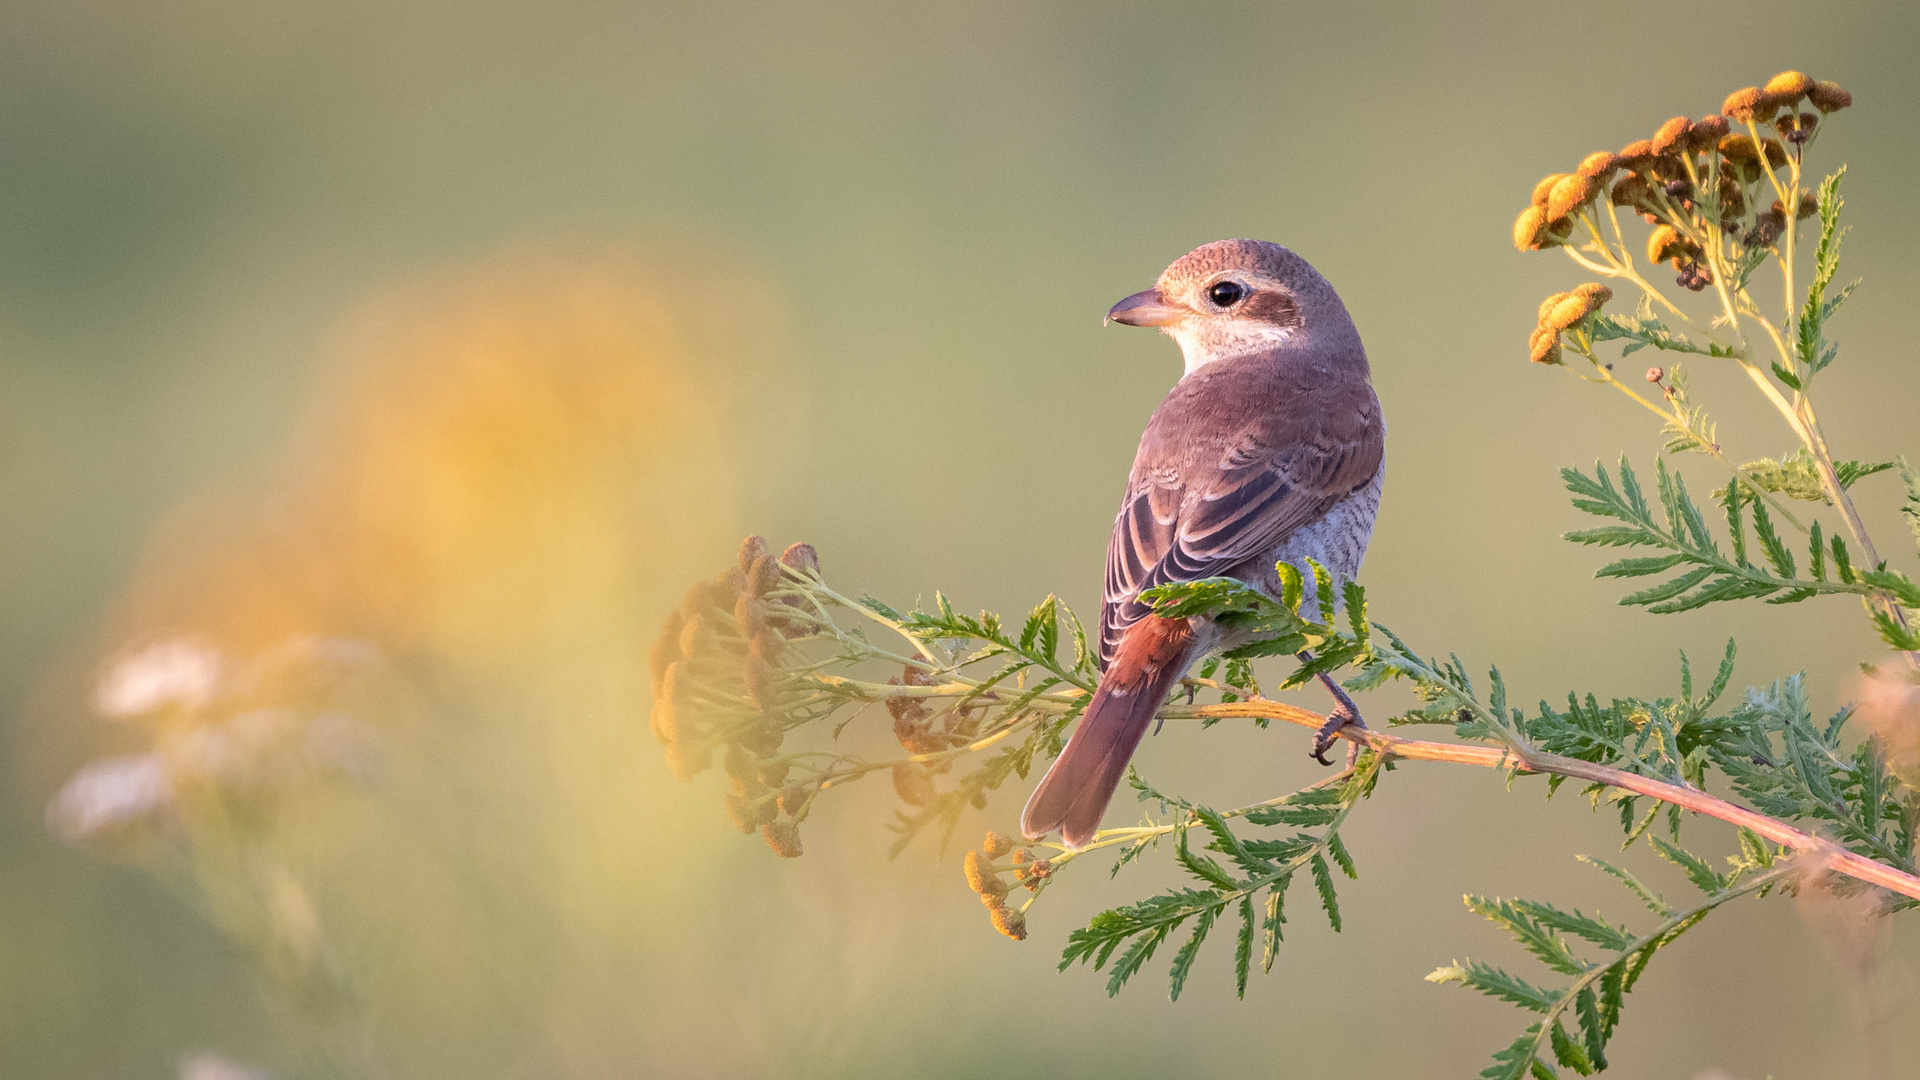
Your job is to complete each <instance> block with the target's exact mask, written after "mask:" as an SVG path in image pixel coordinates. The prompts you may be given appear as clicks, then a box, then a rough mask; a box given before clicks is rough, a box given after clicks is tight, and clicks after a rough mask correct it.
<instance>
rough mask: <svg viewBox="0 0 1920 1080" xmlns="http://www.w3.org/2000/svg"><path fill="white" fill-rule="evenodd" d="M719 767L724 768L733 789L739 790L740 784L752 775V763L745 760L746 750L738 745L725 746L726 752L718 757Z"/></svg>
mask: <svg viewBox="0 0 1920 1080" xmlns="http://www.w3.org/2000/svg"><path fill="white" fill-rule="evenodd" d="M720 767H721V769H723V770H725V772H726V774H727V779H728V780H730V781H732V782H733V785H734V787H733V790H735V791H740V790H741V784H743V783H744V782H745V781H747V780H749V779H751V778H752V777H753V773H754V768H753V763H752V762H750V761H748V760H747V755H746V751H744V750H742V749H740V748H739V747H738V746H729V747H727V754H726V756H725V757H723V758H721V759H720Z"/></svg>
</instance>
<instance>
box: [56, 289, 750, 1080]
mask: <svg viewBox="0 0 1920 1080" xmlns="http://www.w3.org/2000/svg"><path fill="white" fill-rule="evenodd" d="M735 280H736V281H737V282H740V284H739V288H738V289H737V290H736V294H735V297H734V299H735V302H736V303H738V304H741V305H747V306H751V304H752V302H753V301H752V290H751V288H749V287H748V286H747V285H746V284H745V283H744V282H743V281H740V278H739V276H738V275H736V277H735ZM675 289H676V286H675V284H674V281H673V280H672V279H671V278H670V277H666V276H661V275H658V274H655V273H653V272H651V271H650V270H648V269H647V268H646V266H645V264H644V263H642V262H641V261H640V260H638V259H635V258H633V257H631V256H628V255H625V254H621V253H618V252H609V253H605V254H596V255H590V256H586V257H580V256H573V255H564V254H551V253H546V254H543V253H531V252H522V253H515V254H510V255H506V256H502V257H499V258H498V259H496V260H495V261H493V262H492V263H490V264H487V265H484V266H481V267H479V268H476V269H470V270H465V271H461V272H458V273H452V274H447V275H444V276H442V277H440V278H438V279H435V280H429V281H426V282H422V283H416V284H413V285H410V286H407V287H404V288H401V289H397V290H395V291H394V292H393V293H392V294H390V295H388V296H386V297H384V298H383V299H382V300H381V301H379V302H378V303H376V304H374V305H372V306H371V307H370V309H369V310H368V311H367V312H366V313H364V314H363V315H362V317H361V318H360V319H359V320H357V321H356V322H355V323H354V324H353V325H352V326H351V327H350V328H349V330H348V332H347V333H346V334H344V335H343V340H342V342H341V344H340V353H341V356H340V360H339V362H338V363H337V364H336V365H335V367H334V368H333V369H332V370H331V371H330V372H329V373H328V376H327V378H326V380H325V381H324V383H323V385H322V387H321V392H320V393H319V395H318V399H317V400H318V404H317V405H316V407H315V408H314V409H313V411H312V413H311V415H309V417H308V418H307V421H306V423H305V424H304V425H303V426H302V428H301V429H300V430H299V431H298V432H297V433H296V438H295V442H294V446H293V450H294V453H293V454H292V455H291V457H290V459H289V460H286V461H283V462H279V463H275V464H274V465H273V466H272V467H271V468H270V469H269V470H267V471H266V473H265V475H264V476H263V477H261V478H260V480H259V481H258V482H257V484H256V485H255V486H254V487H253V488H252V489H241V490H238V491H235V492H231V493H227V494H223V495H220V496H216V497H209V498H206V499H202V500H200V501H199V502H197V503H195V504H193V505H189V506H188V507H186V508H184V509H183V510H181V511H180V512H178V513H177V514H176V515H175V518H174V520H173V521H172V522H171V523H170V524H169V526H168V528H167V529H166V530H165V531H164V532H163V534H162V536H161V537H160V538H159V539H158V540H157V541H156V542H155V543H154V545H153V546H152V548H151V550H150V551H149V553H148V555H147V558H146V561H145V565H144V566H143V567H142V568H141V570H140V572H139V573H138V574H137V575H136V578H135V581H134V583H133V585H132V586H131V587H130V588H129V590H128V591H127V592H126V594H125V595H124V596H123V597H122V599H121V600H120V601H119V604H118V610H117V611H115V612H114V613H113V615H112V616H111V617H110V618H109V620H108V625H107V627H106V629H105V630H104V631H103V632H102V638H103V639H104V643H105V647H104V648H103V649H102V651H103V652H105V653H107V654H108V655H109V657H110V659H109V660H108V661H107V662H105V663H104V664H103V665H102V666H101V667H100V668H99V669H98V672H97V675H96V676H95V677H94V678H93V679H92V686H91V692H90V694H88V695H86V696H87V697H88V698H89V701H90V704H91V708H92V711H93V713H94V714H95V715H96V716H97V717H99V718H101V720H103V721H104V723H103V724H102V732H101V737H100V740H99V741H100V743H101V744H103V745H104V746H107V747H121V746H125V747H126V749H125V750H122V751H119V752H114V753H110V754H106V755H104V756H99V757H96V758H94V759H93V760H92V761H89V762H87V763H86V764H84V765H81V766H80V767H79V769H78V771H77V772H75V773H73V774H72V777H71V779H70V780H68V781H67V782H66V784H65V785H64V787H62V788H61V790H60V791H59V793H58V794H57V795H56V796H55V797H54V798H53V800H52V803H51V805H50V806H49V807H48V811H47V819H48V823H49V825H50V827H51V828H52V829H53V830H54V831H55V832H56V833H57V834H59V835H61V836H62V837H64V838H66V839H68V840H70V841H72V842H74V843H78V844H83V845H86V846H88V847H89V848H91V849H94V850H97V851H99V852H100V853H102V854H104V855H108V856H110V857H113V858H116V859H119V860H122V861H124V862H127V863H129V864H131V865H135V866H138V867H140V868H141V869H143V870H145V871H147V872H149V873H151V874H152V875H153V876H154V877H155V878H156V879H158V880H159V881H161V882H162V883H164V884H165V885H166V886H167V887H168V889H169V890H170V891H171V892H172V893H173V894H174V895H176V896H178V897H179V898H180V899H181V900H182V901H183V902H185V903H186V904H187V905H189V906H190V907H192V908H193V909H194V910H196V911H198V912H200V913H201V914H203V915H204V916H205V917H206V918H207V919H208V920H209V921H210V922H211V923H212V924H213V925H215V926H216V927H218V928H219V929H220V930H221V931H222V932H223V933H225V934H226V935H227V936H228V937H229V938H230V939H231V940H232V941H233V942H234V943H235V945H236V946H237V947H238V948H239V949H240V950H241V951H243V952H244V953H245V954H246V955H247V957H248V958H249V959H250V960H251V961H252V962H253V966H254V967H255V969H256V970H257V971H258V972H259V974H260V976H261V982H262V985H263V986H264V987H266V988H267V989H268V990H269V991H270V994H271V997H272V998H273V999H274V1000H275V1001H277V1002H278V1003H279V1004H280V1005H281V1006H282V1008H281V1010H280V1013H281V1014H282V1015H283V1016H284V1017H286V1018H287V1021H288V1022H289V1023H290V1025H291V1027H292V1029H293V1031H294V1032H295V1033H296V1034H298V1035H300V1036H302V1037H301V1038H296V1039H292V1040H288V1042H289V1044H290V1045H292V1046H293V1047H294V1048H295V1049H294V1052H292V1053H290V1054H289V1055H288V1058H287V1060H284V1061H276V1062H270V1063H269V1062H263V1063H259V1064H262V1065H267V1066H269V1068H268V1071H269V1072H271V1073H272V1074H274V1075H282V1074H295V1075H335V1076H342V1077H357V1078H370V1077H382V1076H409V1075H477V1074H484V1073H487V1072H488V1071H489V1070H492V1069H495V1068H497V1067H498V1066H499V1063H500V1062H501V1061H502V1060H506V1059H508V1058H511V1059H513V1060H516V1061H519V1062H521V1063H522V1065H523V1066H524V1067H525V1068H526V1069H527V1070H529V1071H530V1072H533V1073H542V1074H548V1075H551V1074H555V1073H557V1072H559V1071H561V1070H560V1066H559V1065H557V1064H556V1063H557V1062H560V1061H563V1060H565V1059H566V1058H567V1057H568V1056H569V1054H570V1053H571V1052H572V1050H571V1045H570V1044H571V1043H573V1042H576V1041H580V1040H588V1041H594V1042H597V1043H610V1042H611V1040H610V1039H607V1038H604V1037H603V1036H601V1035H600V1034H598V1033H597V1032H596V1031H595V1027H596V1025H598V1024H601V1023H613V1022H615V1020H616V1019H617V1020H618V1022H619V1023H621V1025H622V1029H623V1038H622V1041H623V1042H629V1041H631V1040H630V1038H628V1037H626V1035H625V1032H624V1024H625V1021H624V1017H623V1014H626V1013H629V1012H632V1011H638V1010H641V1009H659V1010H661V1011H662V1012H663V1014H666V1015H670V1014H671V1010H670V1006H668V1005H665V1004H663V1003H659V1002H656V1001H654V1000H652V999H651V998H649V997H647V996H646V995H647V994H648V993H649V989H650V988H649V987H648V986H647V985H646V984H645V983H644V981H641V982H635V981H634V980H630V979H626V978H621V977H616V976H614V975H612V974H611V971H612V970H614V969H616V968H623V967H630V966H632V965H634V964H635V963H636V962H637V955H638V956H644V951H643V950H644V949H645V947H646V945H645V942H644V941H635V940H633V939H632V938H631V937H630V936H623V933H622V930H621V928H622V927H625V926H626V925H627V924H628V920H626V919H625V918H624V913H626V912H631V911H636V910H642V909H649V908H651V909H653V910H655V911H671V910H672V907H671V905H672V901H670V900H667V901H663V900H662V899H661V898H660V897H659V896H658V895H657V893H658V889H657V885H656V883H657V874H655V873H652V872H649V870H648V868H649V866H650V865H653V864H655V863H657V862H658V861H660V860H661V858H662V853H663V852H668V853H670V854H671V856H672V858H671V859H670V861H673V862H675V863H676V864H677V865H678V866H679V868H680V869H679V870H678V871H677V872H687V871H688V870H689V868H697V867H698V866H699V862H698V854H697V853H695V852H679V851H674V850H673V844H674V840H673V829H672V824H673V820H674V819H673V817H672V815H671V811H670V808H666V807H659V806H655V805H654V804H653V803H652V802H651V801H650V799H651V793H650V792H649V791H646V790H642V789H639V788H637V787H636V785H635V783H634V780H633V767H634V766H635V765H636V764H637V763H638V762H639V761H640V754H641V752H642V750H643V747H644V741H643V740H644V739H645V733H644V732H643V731H640V730H636V728H635V727H634V726H633V725H632V724H631V723H629V722H627V720H626V719H625V718H626V717H629V716H632V715H636V714H637V713H638V712H639V711H640V710H641V709H643V708H644V702H645V700H646V683H647V677H646V671H645V664H644V660H643V656H644V650H645V642H646V633H647V631H648V628H649V623H650V621H651V616H652V614H653V612H649V611H648V610H647V605H649V604H652V605H654V607H653V611H654V612H657V611H658V610H659V609H660V608H661V607H664V606H666V605H667V604H668V603H670V602H671V597H668V596H665V595H661V594H660V593H659V592H658V590H659V588H660V582H659V578H660V576H661V575H662V574H663V573H671V572H672V571H673V570H674V569H675V568H680V567H686V566H690V565H693V563H692V562H691V557H692V555H693V553H695V552H697V551H700V550H703V549H708V548H710V546H711V545H712V544H713V543H715V542H717V541H719V540H720V538H721V537H723V536H725V535H727V533H728V532H730V531H731V525H732V523H731V522H728V521H725V520H724V519H723V518H722V517H721V516H720V512H719V511H716V510H703V509H701V508H702V507H720V506H725V505H726V504H727V495H728V492H729V491H730V485H731V484H732V482H733V463H734V458H733V454H734V453H735V452H736V451H738V450H739V449H740V447H741V442H740V439H739V437H738V436H737V435H736V436H731V437H728V436H725V435H724V432H725V431H726V417H727V415H728V408H729V405H728V402H727V401H726V400H725V399H724V398H723V397H722V396H721V395H720V394H718V393H717V392H716V391H715V389H714V387H715V386H716V385H724V384H726V383H729V382H732V381H734V377H735V374H736V373H733V372H731V371H730V368H729V365H730V364H733V363H734V362H735V357H736V356H739V355H748V354H757V353H764V352H765V351H766V343H765V342H764V341H760V340H752V341H742V340H736V339H735V338H732V337H728V336H726V335H725V334H724V333H723V332H722V331H721V330H720V329H718V328H716V327H713V326H707V325H704V324H702V323H700V322H699V321H698V319H699V317H698V316H697V315H695V314H689V313H688V312H691V311H692V310H693V307H694V306H693V305H686V304H681V303H680V302H679V301H678V300H677V298H676V297H677V294H676V292H675ZM677 309H678V310H677ZM662 507H673V508H675V512H674V514H673V515H672V520H671V523H670V524H669V525H667V526H663V525H662V524H661V517H662V515H661V513H660V510H661V508H662ZM76 696H78V695H76ZM127 744H132V745H131V746H127ZM529 987H537V988H538V992H537V993H536V992H533V991H531V990H529V989H528V988H529ZM218 1049H223V1050H224V1048H218ZM220 1060H221V1059H220V1058H217V1057H212V1056H208V1057H205V1058H194V1059H191V1060H189V1061H188V1062H187V1063H186V1065H183V1074H185V1075H191V1076H201V1075H208V1076H212V1075H241V1073H238V1072H234V1071H233V1070H237V1069H239V1068H240V1067H239V1066H232V1067H231V1068H230V1069H229V1072H228V1073H224V1074H223V1073H220V1072H219V1068H220V1067H224V1066H220V1065H219V1062H220ZM208 1062H213V1063H214V1064H208Z"/></svg>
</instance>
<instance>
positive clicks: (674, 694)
mask: <svg viewBox="0 0 1920 1080" xmlns="http://www.w3.org/2000/svg"><path fill="white" fill-rule="evenodd" d="M686 684H687V663H686V661H684V660H676V661H674V662H673V663H671V664H668V665H667V673H666V674H665V675H663V676H661V679H660V691H659V692H658V693H656V694H655V695H654V696H653V716H652V725H653V737H654V738H656V739H659V740H660V741H661V742H663V743H668V744H672V743H677V742H680V741H681V735H682V732H681V724H680V704H681V702H680V699H681V698H683V697H684V696H685V694H686V690H685V687H686Z"/></svg>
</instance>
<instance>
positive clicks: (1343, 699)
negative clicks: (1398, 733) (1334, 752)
mask: <svg viewBox="0 0 1920 1080" xmlns="http://www.w3.org/2000/svg"><path fill="white" fill-rule="evenodd" d="M1320 682H1321V684H1322V685H1324V686H1325V687H1326V688H1327V692H1328V693H1330V694H1332V695H1333V701H1334V705H1333V709H1332V710H1331V711H1330V712H1328V713H1327V722H1326V723H1324V724H1321V725H1320V729H1319V730H1318V731H1315V732H1314V733H1313V749H1312V750H1311V751H1309V753H1310V754H1311V755H1312V757H1313V760H1315V761H1317V762H1319V763H1320V764H1322V765H1331V764H1333V762H1331V761H1329V760H1327V751H1328V750H1331V749H1333V742H1334V740H1335V739H1338V738H1339V737H1340V732H1341V731H1342V730H1344V729H1346V728H1348V727H1357V728H1359V729H1361V730H1362V731H1364V730H1366V727H1367V722H1366V721H1365V720H1363V719H1361V718H1360V707H1359V706H1358V705H1355V704H1354V703H1353V699H1352V698H1350V697H1348V696H1347V691H1346V690H1345V688H1343V687H1342V686H1341V685H1340V684H1339V683H1337V682H1334V681H1333V677H1332V676H1331V675H1328V674H1326V673H1325V672H1322V673H1321V675H1320ZM1359 752H1360V744H1359V743H1358V742H1354V743H1353V744H1352V745H1351V746H1349V747H1348V748H1347V764H1348V765H1349V766H1351V765H1352V764H1353V761H1354V758H1355V756H1356V755H1357V754H1358V753H1359Z"/></svg>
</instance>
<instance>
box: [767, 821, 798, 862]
mask: <svg viewBox="0 0 1920 1080" xmlns="http://www.w3.org/2000/svg"><path fill="white" fill-rule="evenodd" d="M760 837H761V839H763V840H765V841H766V842H767V846H768V847H770V848H772V849H773V853H774V854H775V855H778V856H780V857H781V858H783V859H797V858H799V857H800V856H801V854H802V852H801V849H800V830H799V829H797V828H795V827H794V825H793V823H792V822H790V821H769V822H767V823H766V824H765V825H762V826H760Z"/></svg>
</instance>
